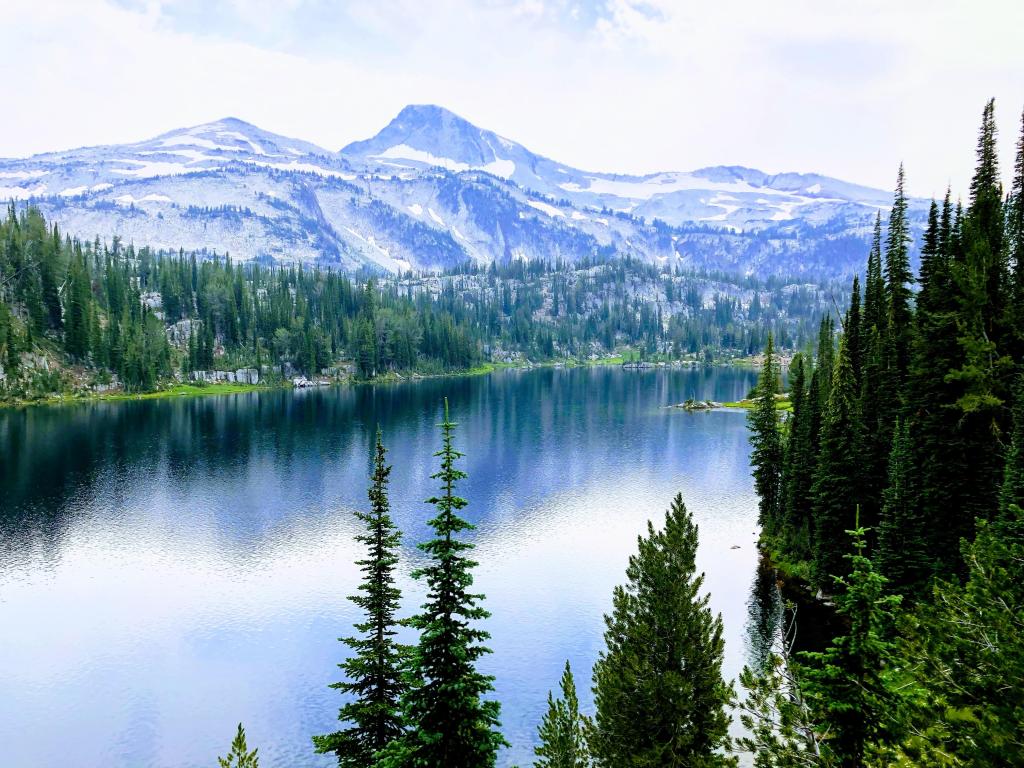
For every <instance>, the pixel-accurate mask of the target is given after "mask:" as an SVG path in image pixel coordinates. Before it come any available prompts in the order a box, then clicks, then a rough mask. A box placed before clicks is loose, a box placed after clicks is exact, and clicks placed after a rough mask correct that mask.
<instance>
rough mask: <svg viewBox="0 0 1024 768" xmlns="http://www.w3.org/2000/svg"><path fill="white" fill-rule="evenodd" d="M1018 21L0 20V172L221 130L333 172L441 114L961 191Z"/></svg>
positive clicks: (153, 1)
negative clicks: (62, 153) (391, 133)
mask: <svg viewBox="0 0 1024 768" xmlns="http://www.w3.org/2000/svg"><path fill="white" fill-rule="evenodd" d="M1022 22H1024V4H1021V3H1016V2H1000V3H992V4H989V6H988V7H987V8H986V12H985V13H980V12H979V11H978V9H977V8H971V7H970V6H969V5H968V4H965V3H960V2H957V0H945V1H942V2H934V1H933V2H925V1H924V0H905V1H904V2H901V3H891V2H885V3H883V2H881V1H880V0H860V1H859V2H850V3H842V4H838V3H820V2H811V1H810V0H790V1H789V2H785V3H763V2H753V1H752V0H751V1H749V2H738V1H737V0H721V1H720V2H716V3H707V2H697V1H696V0H589V1H587V2H582V1H581V0H476V1H474V0H434V1H433V2H423V1H422V0H415V1H414V0H350V1H349V2H345V3H334V2H327V0H277V1H276V2H270V0H223V1H222V2H210V1H208V0H207V1H204V0H116V1H115V0H38V1H37V2H34V3H17V4H13V7H11V8H9V9H6V10H5V27H6V30H7V32H8V34H7V36H6V44H5V46H4V47H2V48H0V65H2V66H3V67H4V70H5V71H7V72H10V73H16V76H11V77H8V78H6V79H5V91H6V96H5V98H6V101H5V110H4V120H3V121H2V122H0V155H5V156H17V155H24V154H28V153H31V152H39V151H45V150H51V149H57V148H65V147H70V146H78V145H82V144H93V143H114V142H122V141H134V140H139V139H142V138H146V137H148V136H151V135H155V134H157V133H161V132H163V131H166V130H169V129H171V128H174V127H178V126H181V125H186V124H193V123H199V122H204V121H207V120H210V119H213V118H216V117H220V116H224V115H229V114H230V115H234V116H237V117H241V118H244V119H247V120H250V121H252V122H254V123H256V124H257V125H260V126H261V127H264V128H267V129H268V130H273V131H278V132H280V133H285V134H287V135H293V136H296V137H299V138H304V139H308V140H310V141H314V142H316V143H318V144H321V145H323V146H326V147H328V148H331V149H336V148H338V147H340V146H342V145H344V144H345V143H347V142H349V141H352V140H355V139H359V138H365V137H366V136H369V135H372V134H373V133H375V132H376V131H377V130H379V128H380V127H382V126H383V125H384V124H385V123H386V122H387V121H388V120H389V119H390V118H391V117H393V116H394V114H395V113H396V112H397V111H398V110H399V109H400V108H401V107H402V106H404V105H405V104H407V103H411V102H416V103H423V102H434V103H440V104H443V105H445V106H447V107H449V108H451V109H453V110H455V111H456V112H459V113H460V114H463V115H464V116H465V117H467V118H468V119H471V120H473V121H474V122H476V123H478V124H480V125H483V126H485V127H488V128H491V129H493V130H495V131H497V132H499V133H501V134H502V135H506V136H509V137H510V138H514V139H516V140H519V141H521V142H523V143H524V144H526V145H527V146H528V147H530V148H531V149H533V150H534V151H537V152H540V153H542V154H545V155H548V156H551V157H554V158H557V159H559V160H562V161H564V162H567V163H571V164H573V165H576V166H579V167H583V168H590V169H595V170H610V171H619V172H645V171H654V170H663V169H689V168H695V167H700V166H706V165H714V164H744V165H751V166H754V167H759V168H762V169H763V170H766V171H770V172H773V171H784V170H799V171H817V172H821V173H827V174H830V175H834V176H838V177H840V178H846V179H849V180H852V181H858V182H862V183H867V184H873V185H878V186H883V187H889V186H891V185H892V183H893V180H894V178H895V168H896V167H897V165H898V163H899V162H900V161H901V160H902V161H904V162H905V163H906V166H907V173H908V184H909V188H910V189H911V190H912V191H913V192H915V193H918V194H925V195H928V194H941V192H942V190H943V189H944V187H945V185H946V183H947V182H952V183H953V184H954V186H955V188H956V189H958V190H961V191H963V190H965V189H966V186H967V182H968V180H969V176H970V172H971V167H972V164H973V146H974V140H975V139H974V137H975V131H976V126H977V124H978V121H979V117H980V112H981V107H982V105H983V103H984V101H985V100H986V99H987V98H988V97H990V96H996V97H997V108H998V113H999V117H1000V119H1001V125H1002V129H1003V132H1002V142H1003V149H1004V153H1003V156H1004V166H1005V167H1006V168H1007V169H1008V168H1009V165H1010V162H1011V159H1012V158H1011V152H1012V144H1013V141H1014V140H1015V137H1016V133H1017V129H1018V126H1019V120H1018V118H1019V115H1020V110H1021V108H1022V106H1024V49H1022V47H1021V46H1020V44H1019V40H1018V39H1017V36H1018V35H1019V31H1020V29H1022V28H1024V23H1022Z"/></svg>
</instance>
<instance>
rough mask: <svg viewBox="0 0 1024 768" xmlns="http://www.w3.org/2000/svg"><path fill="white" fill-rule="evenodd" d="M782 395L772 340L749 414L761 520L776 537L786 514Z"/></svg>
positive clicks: (765, 353)
mask: <svg viewBox="0 0 1024 768" xmlns="http://www.w3.org/2000/svg"><path fill="white" fill-rule="evenodd" d="M778 391H779V366H778V362H777V361H776V359H775V347H774V345H773V344H772V336H771V334H768V345H767V346H766V347H765V351H764V364H763V366H762V368H761V376H760V378H759V379H758V382H757V391H756V394H755V396H754V400H755V401H756V403H755V405H754V407H753V409H751V410H750V411H749V412H748V413H747V422H748V423H749V425H750V445H751V449H752V450H751V453H750V464H751V466H752V467H753V468H754V488H755V489H756V490H757V495H758V499H759V515H758V520H759V522H760V524H761V526H762V527H763V528H765V529H767V530H768V531H769V533H774V532H775V531H776V530H777V529H778V527H779V518H780V515H781V510H782V461H783V453H782V435H781V434H780V432H779V414H778V411H777V410H776V408H775V395H776V393H777V392H778Z"/></svg>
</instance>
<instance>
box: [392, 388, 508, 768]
mask: <svg viewBox="0 0 1024 768" xmlns="http://www.w3.org/2000/svg"><path fill="white" fill-rule="evenodd" d="M440 426H441V434H442V448H441V450H440V451H439V452H438V453H436V454H435V456H438V457H440V459H441V468H440V471H438V472H437V473H436V474H434V475H432V477H433V478H434V479H436V480H440V481H441V494H440V495H439V496H435V497H432V498H431V499H429V500H428V502H429V503H430V504H433V505H434V506H435V507H436V509H437V514H436V515H435V516H434V517H433V518H431V519H430V521H429V524H430V526H431V528H432V529H433V531H434V538H433V539H431V540H430V541H427V542H425V543H423V544H420V545H419V546H420V549H421V550H423V551H424V552H425V553H426V554H427V555H428V556H429V557H430V561H429V564H428V565H426V566H425V567H423V568H421V569H419V570H417V571H415V572H414V573H413V576H414V578H418V579H423V580H424V581H425V582H426V585H427V601H426V602H425V603H424V604H423V607H422V612H421V613H419V614H417V615H416V616H414V617H413V618H412V619H411V620H410V622H409V624H410V625H411V626H412V627H415V628H416V629H418V630H419V632H420V639H419V645H418V646H417V647H416V648H415V649H414V651H413V653H412V657H411V660H410V673H409V679H410V680H411V681H412V682H413V685H412V686H411V687H410V688H409V689H407V690H406V691H405V693H404V695H403V697H402V708H403V715H404V718H405V720H406V722H408V723H410V724H413V726H414V727H412V728H411V729H410V730H409V731H407V732H406V734H405V735H404V737H403V738H402V739H399V740H397V741H393V742H392V744H391V745H390V747H389V748H388V749H387V750H385V753H384V755H383V759H382V764H383V765H386V766H389V767H392V766H393V767H397V766H402V767H403V768H414V767H415V768H435V767H436V766H441V765H443V766H446V768H486V766H493V765H494V764H495V759H496V756H497V752H498V749H499V748H500V747H501V746H503V745H505V740H504V739H503V738H502V736H501V734H500V733H499V731H498V727H499V725H500V722H499V714H500V706H499V704H498V702H497V701H494V700H488V699H484V698H483V697H484V696H485V695H486V694H487V693H488V692H490V691H491V690H493V678H492V677H489V676H487V675H484V674H481V673H480V672H479V671H477V669H476V664H477V662H478V661H479V660H480V658H481V657H482V656H483V655H484V654H486V653H489V652H490V651H489V650H488V649H487V648H486V647H484V645H483V644H482V643H483V642H484V641H486V640H487V638H488V637H489V635H488V633H487V632H485V631H484V630H482V629H479V628H477V627H476V626H474V624H475V623H477V622H479V621H481V620H483V619H486V618H487V617H488V616H489V615H490V614H489V613H488V612H487V611H486V610H485V609H484V608H483V607H482V606H481V605H480V602H481V601H482V600H483V597H484V596H483V595H481V594H475V593H473V592H471V591H470V589H471V588H472V586H473V573H472V570H473V568H474V567H475V566H476V562H474V561H473V560H471V559H469V557H468V556H467V552H468V551H469V550H471V549H472V548H473V545H472V544H470V543H468V542H466V541H463V540H461V539H460V538H458V537H459V535H460V534H463V533H465V532H467V531H470V530H472V528H473V526H472V525H470V524H469V523H468V522H466V520H464V519H463V518H461V517H460V516H459V514H458V513H459V511H460V510H462V509H463V508H465V506H466V504H467V502H466V500H465V499H463V498H461V497H459V496H456V495H455V485H456V483H457V482H458V481H459V480H461V479H463V478H465V477H466V474H465V473H464V472H463V471H462V470H460V469H457V468H456V466H455V462H456V460H457V459H459V458H460V457H461V456H462V455H463V454H462V453H460V452H458V451H457V450H455V447H454V445H453V431H454V429H455V426H456V424H455V423H454V422H452V421H451V420H450V418H449V416H448V401H447V400H445V405H444V421H442V423H441V425H440Z"/></svg>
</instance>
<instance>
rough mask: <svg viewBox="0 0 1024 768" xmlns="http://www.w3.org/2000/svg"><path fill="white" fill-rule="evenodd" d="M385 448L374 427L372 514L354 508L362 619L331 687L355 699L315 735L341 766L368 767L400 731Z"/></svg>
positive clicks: (399, 659)
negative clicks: (358, 525) (337, 725)
mask: <svg viewBox="0 0 1024 768" xmlns="http://www.w3.org/2000/svg"><path fill="white" fill-rule="evenodd" d="M385 457H386V450H385V448H384V444H383V441H382V438H381V432H380V428H379V427H378V429H377V443H376V450H375V455H374V464H373V476H372V485H371V486H370V489H369V492H368V496H369V499H370V512H369V513H366V512H358V511H357V512H356V517H357V518H359V520H360V521H361V522H362V523H363V524H364V526H365V529H366V530H365V533H361V534H359V535H358V536H356V541H358V542H359V543H360V544H362V545H364V546H365V547H366V555H367V556H366V557H365V558H364V559H363V560H359V561H358V562H357V565H359V567H360V570H361V571H362V572H363V583H362V584H361V585H360V586H359V591H360V594H358V595H354V596H352V597H350V598H349V599H350V600H351V601H352V602H353V603H355V604H356V605H357V606H359V608H361V609H362V611H363V614H364V616H365V619H364V621H362V622H360V623H358V624H356V625H355V629H356V631H357V632H359V633H361V635H362V637H359V638H354V637H350V638H344V639H343V640H342V642H344V643H345V645H347V646H348V647H349V648H351V649H352V651H354V654H353V655H352V656H350V657H349V658H348V659H347V660H346V661H345V662H344V663H342V664H339V665H338V666H339V667H340V668H341V669H342V670H344V672H345V677H346V678H347V681H346V682H341V683H334V684H332V685H331V687H332V688H335V689H337V690H339V691H341V692H342V693H344V694H348V695H350V696H352V697H353V698H352V699H351V700H350V701H348V702H347V703H346V704H345V705H344V706H343V707H342V708H341V711H340V712H339V713H338V719H339V720H340V721H341V722H343V723H350V725H349V726H348V727H347V728H345V729H343V730H340V731H336V732H335V733H331V734H328V735H326V736H314V737H313V743H314V744H315V745H316V751H317V752H320V753H325V752H333V753H334V754H335V755H337V757H338V765H339V766H342V767H343V768H345V767H347V768H367V767H368V766H371V765H373V764H374V760H375V759H376V757H375V756H376V755H377V753H379V752H380V751H381V750H383V749H384V748H385V747H386V746H387V745H388V744H390V743H391V742H392V741H395V740H396V739H398V738H400V737H401V736H402V735H403V733H404V730H405V728H404V724H403V721H402V717H401V712H400V708H399V702H400V698H401V696H402V694H403V693H404V691H405V683H404V680H403V677H402V664H403V661H404V658H405V656H406V655H407V649H405V648H404V647H403V646H401V645H399V644H398V643H397V642H396V641H395V635H396V631H395V626H396V621H395V613H396V612H397V610H398V607H399V601H400V599H401V591H400V590H399V589H398V588H397V587H396V586H395V567H396V566H397V565H398V547H399V543H400V541H401V532H400V531H399V530H398V529H397V528H396V527H395V524H394V523H393V522H392V520H391V514H390V505H389V503H388V478H389V477H390V475H391V467H390V466H388V465H387V464H386V463H385Z"/></svg>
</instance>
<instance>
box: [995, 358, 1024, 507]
mask: <svg viewBox="0 0 1024 768" xmlns="http://www.w3.org/2000/svg"><path fill="white" fill-rule="evenodd" d="M1014 504H1016V505H1017V506H1018V507H1024V375H1022V376H1020V377H1018V379H1017V387H1016V392H1015V395H1014V400H1013V433H1012V434H1011V437H1010V447H1009V449H1008V450H1007V451H1006V465H1005V467H1004V470H1003V485H1002V488H1000V491H999V517H1000V518H1005V517H1007V516H1008V515H1009V513H1010V507H1011V506H1012V505H1014Z"/></svg>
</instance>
